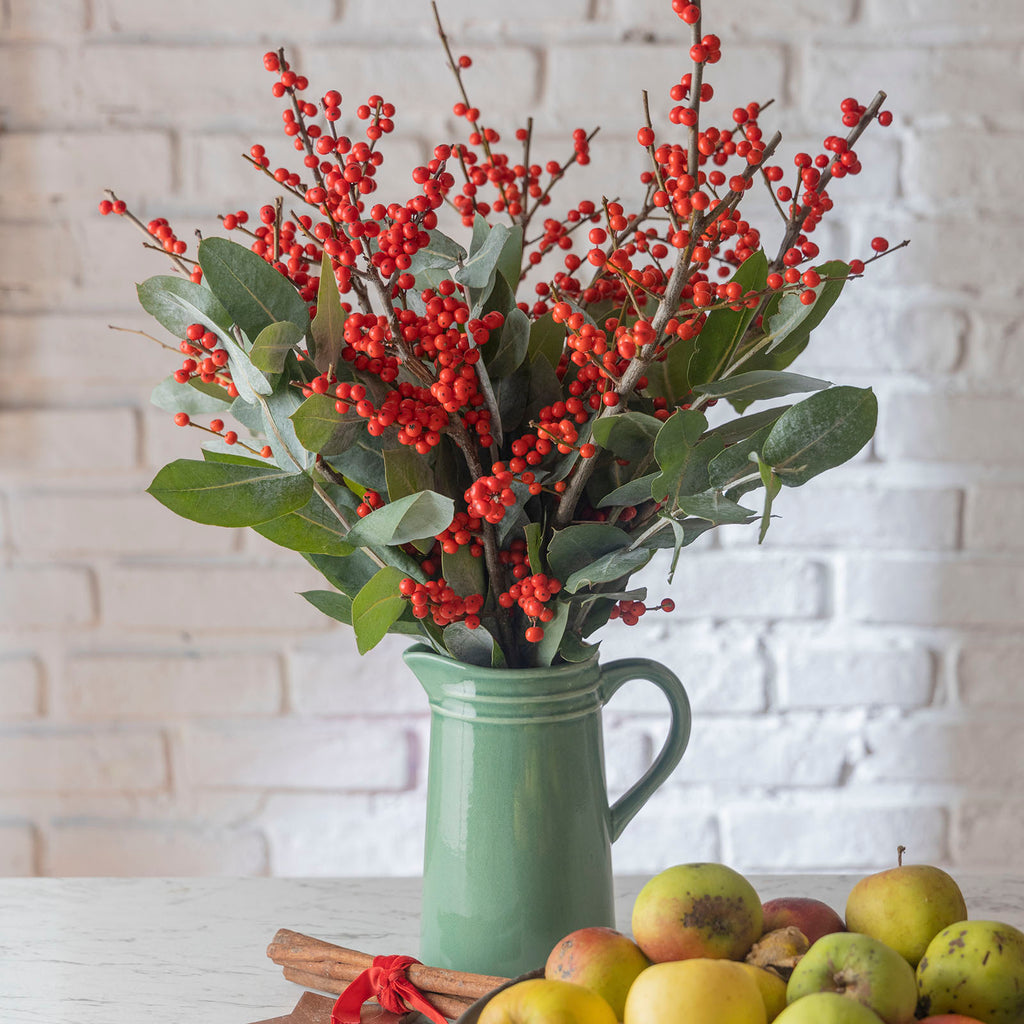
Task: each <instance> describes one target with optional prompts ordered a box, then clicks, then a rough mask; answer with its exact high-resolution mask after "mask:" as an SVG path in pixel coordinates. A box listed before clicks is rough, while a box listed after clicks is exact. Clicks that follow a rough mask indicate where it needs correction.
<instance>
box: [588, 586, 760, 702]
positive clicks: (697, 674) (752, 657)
mask: <svg viewBox="0 0 1024 1024" xmlns="http://www.w3.org/2000/svg"><path fill="white" fill-rule="evenodd" d="M671 592H672V590H671V589H670V588H667V587H664V588H661V589H657V590H654V591H652V593H651V595H650V598H649V601H650V603H652V604H653V603H656V602H657V601H658V600H660V597H661V594H662V593H671ZM677 601H678V598H677ZM652 620H653V621H652ZM598 638H600V640H601V661H602V663H604V664H607V663H608V662H609V661H611V660H613V659H615V658H630V657H636V656H637V654H638V653H642V654H643V656H644V657H645V658H651V659H653V660H654V661H657V662H658V663H659V664H661V665H664V666H665V667H667V668H669V669H671V670H672V671H673V672H675V674H676V675H677V676H678V677H679V679H680V680H681V682H682V683H683V686H684V687H685V689H686V692H687V695H688V696H689V698H690V704H691V706H692V707H693V709H694V711H696V712H698V713H700V714H708V713H713V712H732V713H734V714H735V713H736V712H744V711H762V710H764V708H765V706H766V703H767V697H766V692H765V686H766V681H765V680H766V665H765V659H764V656H763V654H762V653H761V650H760V644H759V642H758V638H757V637H756V636H754V635H752V634H751V631H750V630H749V629H746V628H743V627H737V626H730V625H724V626H723V627H722V628H720V629H716V630H714V631H711V630H705V629H700V628H695V627H693V626H692V625H690V626H688V625H685V624H682V623H680V622H677V621H676V619H675V613H672V614H671V615H662V614H650V615H646V616H645V617H644V618H643V619H641V620H640V622H639V623H638V624H637V625H636V626H624V625H622V624H621V623H617V622H613V623H610V624H609V625H608V626H607V627H606V628H605V629H604V630H602V631H601V633H600V634H598ZM666 711H667V704H666V703H665V697H664V696H663V694H662V693H661V691H660V690H659V689H658V688H657V687H656V686H654V685H652V684H651V683H648V682H644V681H641V680H636V681H633V682H629V683H626V685H625V686H623V688H622V689H621V690H619V692H618V693H617V694H616V695H615V697H614V698H613V699H612V701H611V702H610V703H609V704H608V705H607V707H606V710H605V715H606V717H607V716H609V715H620V714H629V713H631V712H632V713H636V712H643V713H649V714H656V715H660V716H664V715H665V714H666Z"/></svg>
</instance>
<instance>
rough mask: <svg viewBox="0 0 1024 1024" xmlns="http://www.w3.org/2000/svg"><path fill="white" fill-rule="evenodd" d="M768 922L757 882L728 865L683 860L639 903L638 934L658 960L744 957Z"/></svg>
mask: <svg viewBox="0 0 1024 1024" xmlns="http://www.w3.org/2000/svg"><path fill="white" fill-rule="evenodd" d="M762 922H763V917H762V913H761V900H760V899H759V898H758V895H757V892H756V891H755V890H754V887H753V886H752V885H751V884H750V883H749V882H748V881H747V880H746V879H745V878H744V877H743V876H742V875H741V874H740V873H739V872H738V871H733V869H732V868H729V867H726V866H725V865H724V864H706V863H699V864H677V865H676V866H675V867H671V868H668V869H666V870H665V871H662V872H661V874H658V875H655V876H654V878H652V879H651V880H650V881H649V882H648V883H647V884H646V885H645V886H644V887H643V888H642V889H641V890H640V893H639V895H638V896H637V898H636V902H635V903H634V904H633V938H634V939H635V940H636V943H637V945H638V946H639V947H640V948H641V949H642V950H643V951H644V953H645V954H646V955H647V956H648V957H649V958H650V959H651V960H653V961H654V962H655V963H662V962H663V961H666V960H686V959H688V958H690V957H710V958H721V959H730V960H742V959H743V957H744V956H746V954H747V951H748V950H749V949H750V947H751V946H752V945H753V944H754V941H755V940H756V939H758V938H760V936H761V930H762Z"/></svg>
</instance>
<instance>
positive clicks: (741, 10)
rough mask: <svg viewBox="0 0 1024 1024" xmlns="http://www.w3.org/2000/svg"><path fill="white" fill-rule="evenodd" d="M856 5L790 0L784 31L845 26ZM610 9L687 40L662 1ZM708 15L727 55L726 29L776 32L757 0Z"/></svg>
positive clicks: (707, 26) (740, 0) (618, 0)
mask: <svg viewBox="0 0 1024 1024" xmlns="http://www.w3.org/2000/svg"><path fill="white" fill-rule="evenodd" d="M855 6H856V5H855V3H854V0H830V2H829V3H828V4H817V3H815V2H814V0H792V2H791V3H789V4H788V5H787V6H786V17H785V26H786V31H789V32H792V31H794V29H795V30H796V31H800V30H801V29H805V28H817V27H819V26H822V25H845V24H846V23H847V22H849V20H850V18H851V17H852V16H853V12H854V9H855ZM612 12H613V17H614V18H615V20H616V21H619V22H621V23H623V24H624V25H632V26H636V27H637V28H638V29H641V28H642V29H643V30H645V31H654V32H657V33H658V34H659V35H669V36H672V35H675V36H679V37H680V39H686V40H688V39H689V35H688V33H689V27H688V26H686V25H684V24H683V22H681V21H680V20H679V19H678V18H677V17H676V16H675V15H674V14H673V13H672V8H671V5H669V4H664V3H662V2H661V0H614V6H613V8H612ZM710 14H712V15H713V18H712V17H709V14H708V13H705V16H704V17H705V20H704V23H703V25H704V30H705V31H706V32H716V33H718V34H719V35H721V36H722V39H723V50H724V51H725V53H726V58H728V57H729V56H730V55H731V54H732V49H733V47H732V46H731V45H730V46H729V47H728V50H725V44H726V43H727V42H728V41H729V37H728V36H726V35H725V34H724V32H725V31H726V30H728V31H729V33H730V35H731V34H733V33H737V32H739V33H743V34H746V35H758V36H760V35H761V34H762V32H763V33H764V34H771V33H773V32H774V31H777V29H776V28H775V27H774V26H773V25H772V23H771V21H770V20H768V19H765V17H764V5H763V4H761V3H760V2H758V0H736V2H733V3H731V4H729V5H728V7H727V8H726V7H723V9H722V10H718V9H717V8H716V9H714V10H713V11H711V12H710ZM712 20H713V22H714V24H713V25H712ZM754 26H756V27H757V32H756V33H755V32H752V31H751V30H752V29H753V27H754ZM684 33H686V35H684Z"/></svg>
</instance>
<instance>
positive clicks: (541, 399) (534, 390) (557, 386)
mask: <svg viewBox="0 0 1024 1024" xmlns="http://www.w3.org/2000/svg"><path fill="white" fill-rule="evenodd" d="M561 397H562V385H561V382H560V381H559V379H558V375H557V374H556V373H555V371H554V368H553V367H552V366H551V364H550V363H549V362H548V361H547V359H546V358H545V357H543V356H542V357H541V358H540V359H534V360H532V361H531V362H530V393H529V397H528V398H527V402H526V412H525V414H524V417H523V418H524V419H525V420H526V421H527V422H530V421H532V420H535V419H537V416H538V415H539V413H540V411H541V409H543V408H544V407H545V406H547V405H553V404H554V403H555V402H557V401H559V400H560V399H561Z"/></svg>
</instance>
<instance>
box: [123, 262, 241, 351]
mask: <svg viewBox="0 0 1024 1024" xmlns="http://www.w3.org/2000/svg"><path fill="white" fill-rule="evenodd" d="M135 291H136V294H137V295H138V297H139V303H140V305H141V306H142V308H143V309H144V310H145V311H146V312H147V313H149V315H150V316H152V317H154V318H155V319H156V320H157V321H158V322H159V323H160V324H161V325H162V326H163V327H166V328H167V330H169V331H170V332H171V334H173V335H174V336H175V337H176V338H184V337H185V331H186V329H187V328H188V327H189V326H191V325H192V324H195V323H201V324H203V325H204V326H207V327H216V328H219V331H225V332H226V331H230V330H231V314H230V313H228V311H227V310H226V309H225V308H224V307H223V306H222V305H221V303H220V302H218V301H217V297H216V296H215V295H214V294H213V292H211V291H210V289H209V288H206V287H204V286H203V285H201V284H196V283H195V282H194V281H190V280H188V279H187V278H184V277H174V276H173V275H171V274H160V275H158V276H156V277H151V278H148V279H147V280H145V281H143V282H142V284H140V285H136V288H135ZM218 333H219V332H218Z"/></svg>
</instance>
